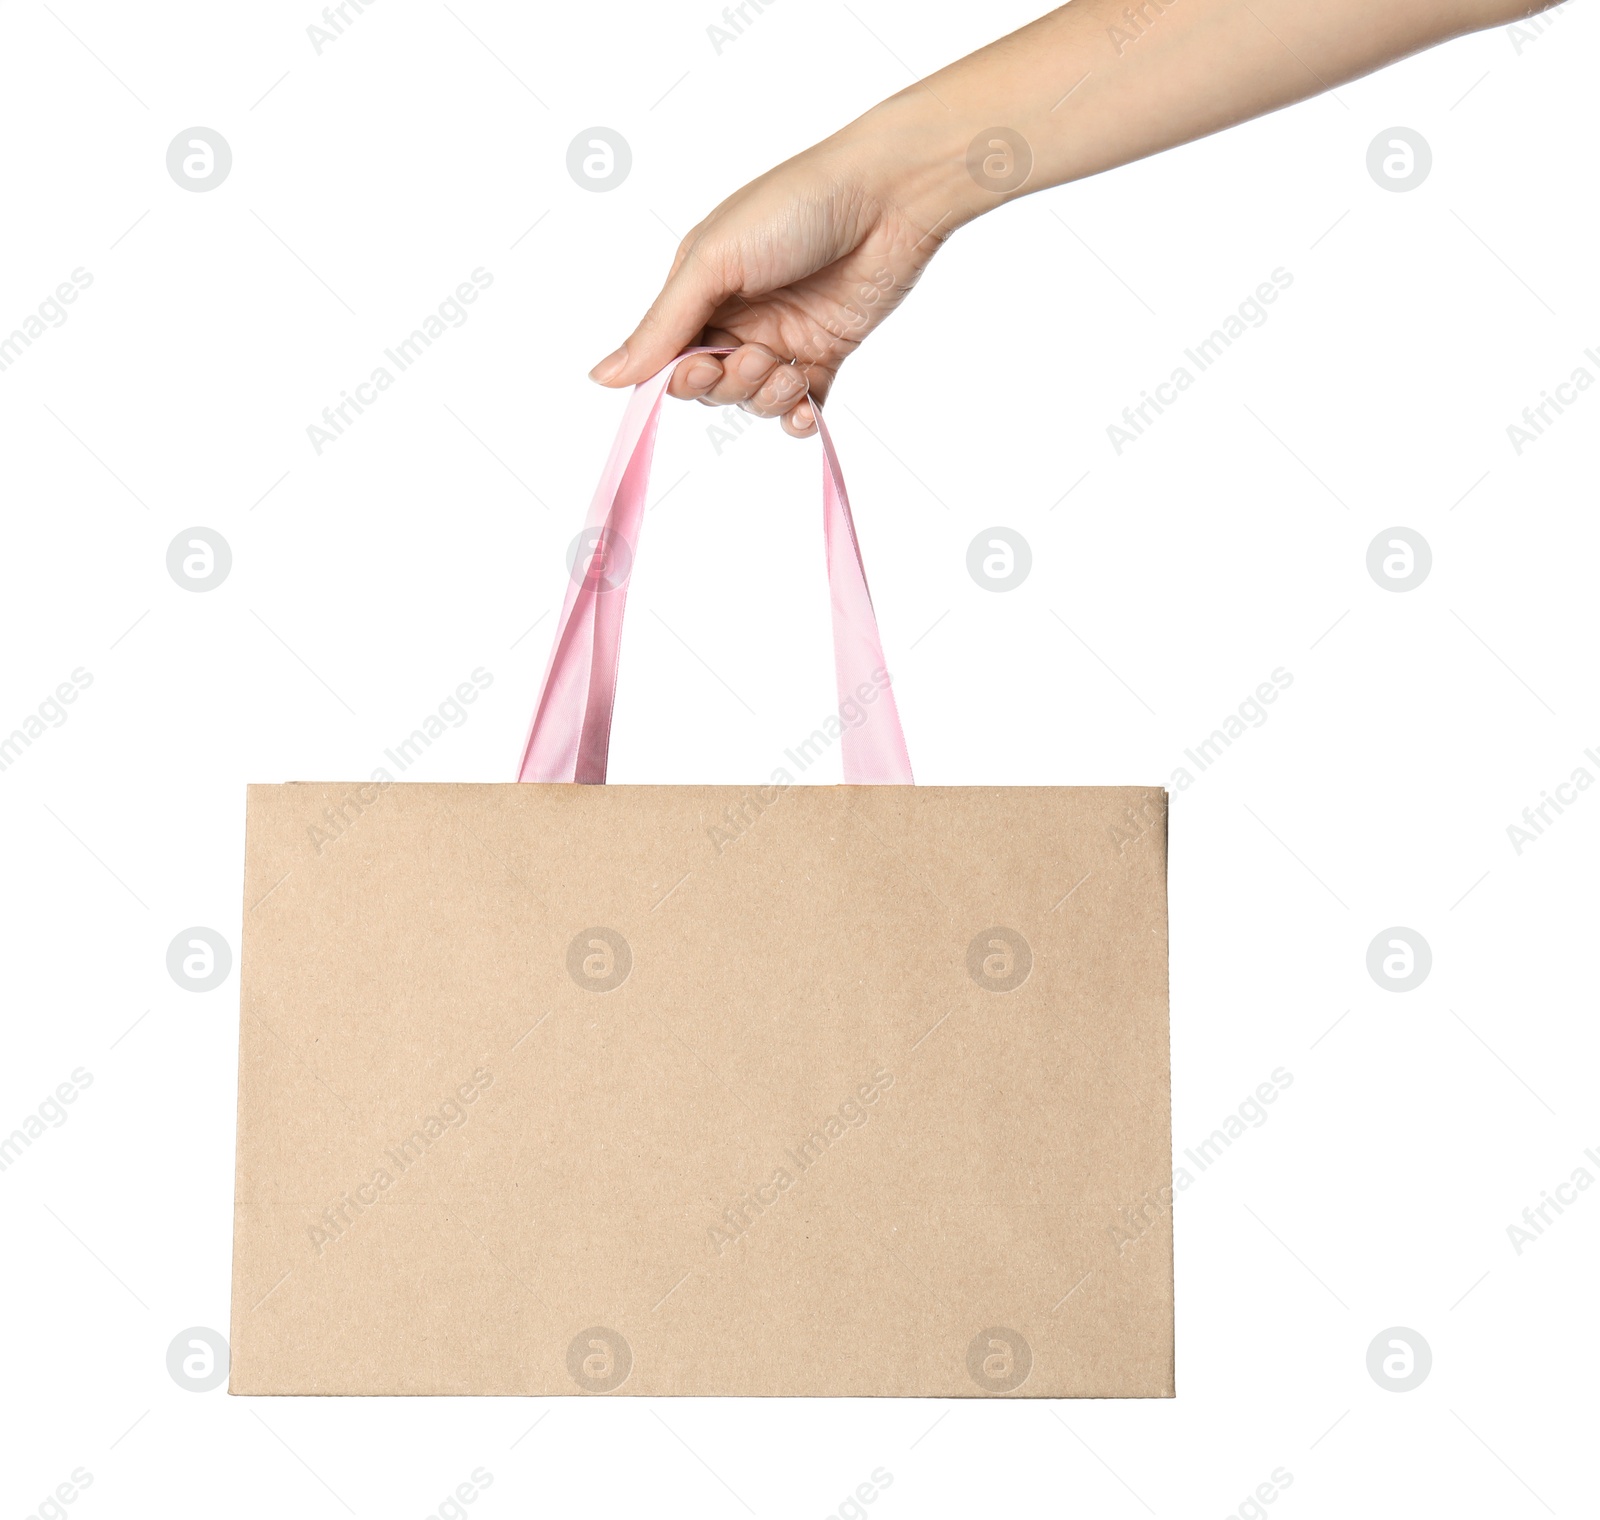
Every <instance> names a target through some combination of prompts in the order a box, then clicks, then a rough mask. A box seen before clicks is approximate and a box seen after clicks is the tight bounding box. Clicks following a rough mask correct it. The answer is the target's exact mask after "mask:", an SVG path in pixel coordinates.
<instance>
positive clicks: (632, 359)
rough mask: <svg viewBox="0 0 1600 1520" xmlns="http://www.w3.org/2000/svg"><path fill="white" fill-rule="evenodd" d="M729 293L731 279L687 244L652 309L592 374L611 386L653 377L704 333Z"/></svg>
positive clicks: (591, 377)
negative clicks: (722, 276)
mask: <svg viewBox="0 0 1600 1520" xmlns="http://www.w3.org/2000/svg"><path fill="white" fill-rule="evenodd" d="M728 294H729V292H728V289H727V283H726V281H724V280H723V279H722V278H721V277H720V276H719V275H718V274H717V273H716V272H715V270H713V269H712V268H711V267H710V266H709V265H708V264H707V263H706V262H705V261H704V260H703V259H701V258H700V257H699V256H697V255H696V254H695V253H694V252H693V251H692V249H689V248H688V246H687V245H685V249H684V250H682V251H680V253H679V256H678V260H677V262H676V263H675V264H674V265H673V267H672V272H671V274H669V275H668V276H667V283H666V284H665V285H664V286H663V287H662V290H661V294H660V295H658V296H657V297H656V299H655V302H654V304H653V305H652V306H651V307H650V310H649V311H647V312H646V313H645V314H644V317H643V318H642V319H641V321H640V323H639V325H638V326H637V327H636V328H634V330H633V332H632V333H630V334H629V335H628V339H627V341H626V342H625V343H624V344H623V345H622V347H621V348H619V349H617V350H616V352H615V353H612V354H608V355H607V356H606V357H605V358H604V359H602V360H601V361H600V362H599V363H598V364H597V365H595V367H594V368H593V369H592V370H590V371H589V378H590V379H591V380H593V381H595V382H596V384H599V385H607V386H622V385H637V384H638V383H639V382H640V381H641V380H647V379H649V378H650V376H651V375H653V374H655V373H656V371H657V370H659V369H661V368H663V367H664V366H665V365H666V364H667V363H668V362H669V361H670V360H672V359H673V358H675V357H676V356H677V354H678V353H679V352H680V351H681V350H683V349H685V348H687V347H689V345H690V344H692V343H693V342H694V341H695V339H696V338H698V337H699V336H700V333H701V330H702V329H703V328H704V327H705V325H706V323H707V321H708V320H709V319H710V317H711V313H712V312H714V311H715V310H716V309H717V307H718V306H719V305H720V304H721V303H722V301H723V300H724V299H726V297H727V296H728ZM674 394H675V395H676V394H678V392H676V391H675V392H674Z"/></svg>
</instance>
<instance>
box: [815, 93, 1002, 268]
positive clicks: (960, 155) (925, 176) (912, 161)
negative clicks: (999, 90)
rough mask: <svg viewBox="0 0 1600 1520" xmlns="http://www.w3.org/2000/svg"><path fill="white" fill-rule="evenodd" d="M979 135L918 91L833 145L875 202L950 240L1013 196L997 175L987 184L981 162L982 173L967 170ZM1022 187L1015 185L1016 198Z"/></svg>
mask: <svg viewBox="0 0 1600 1520" xmlns="http://www.w3.org/2000/svg"><path fill="white" fill-rule="evenodd" d="M974 135H975V132H974V129H972V128H971V127H970V126H969V125H968V124H967V123H966V122H965V119H964V118H963V117H962V116H961V115H960V114H959V113H958V112H956V111H953V110H951V109H950V108H948V107H947V106H945V105H943V104H942V103H941V102H940V101H939V100H938V99H937V98H936V97H935V96H933V95H932V94H931V93H930V92H929V91H928V90H927V89H926V88H925V87H923V86H913V87H912V88H911V89H909V90H906V91H903V92H902V93H901V94H899V95H891V96H890V97H889V98H888V99H887V100H885V101H882V102H881V103H880V104H878V105H876V106H874V107H873V108H872V109H871V110H870V111H868V112H867V113H866V114H865V115H863V116H860V117H857V118H856V120H855V121H853V122H851V123H850V124H849V125H848V126H846V127H844V128H843V129H841V130H840V131H839V132H838V133H836V134H835V135H834V137H833V138H832V139H830V142H831V143H832V144H834V145H835V146H837V147H838V148H840V149H842V150H843V151H844V152H845V153H846V154H847V155H848V157H849V160H850V162H851V165H852V171H853V173H854V175H855V177H856V178H857V180H858V182H859V183H860V184H861V186H862V188H863V190H864V192H865V194H866V195H867V196H868V198H869V199H870V200H871V201H872V202H874V203H875V204H877V205H879V206H882V207H884V208H886V209H892V210H894V211H897V212H899V213H900V214H901V215H902V216H904V217H905V218H906V219H907V220H908V221H910V222H911V223H913V224H914V225H915V226H917V227H918V228H919V229H921V230H922V231H923V232H925V233H936V234H937V235H938V236H939V237H940V238H944V237H947V236H949V234H950V233H952V232H954V231H955V230H956V229H957V228H958V227H962V226H964V225H965V224H966V223H968V222H970V221H972V220H973V219H974V218H975V217H979V216H981V215H982V214H983V213H984V212H985V211H989V210H992V209H993V208H994V207H995V206H997V205H999V204H1000V202H1001V201H1002V200H1005V199H1007V198H1008V195H1007V192H1006V188H1005V187H1004V185H1000V186H999V187H998V188H996V187H995V183H994V182H993V180H992V177H990V178H991V184H989V185H985V184H984V183H983V182H982V181H983V179H984V178H985V177H986V176H984V175H983V173H982V169H981V165H980V169H979V173H978V174H977V175H974V173H973V172H971V171H970V170H969V168H968V160H969V157H970V156H971V155H970V154H969V149H970V148H972V145H973V138H974ZM978 135H980V136H981V135H982V134H978ZM983 151H984V152H985V153H987V152H988V150H987V149H984V150H983ZM1019 178H1020V176H1019ZM1020 189H1021V186H1020V184H1016V185H1015V186H1014V187H1013V188H1012V189H1011V192H1010V193H1011V194H1016V193H1019V192H1020Z"/></svg>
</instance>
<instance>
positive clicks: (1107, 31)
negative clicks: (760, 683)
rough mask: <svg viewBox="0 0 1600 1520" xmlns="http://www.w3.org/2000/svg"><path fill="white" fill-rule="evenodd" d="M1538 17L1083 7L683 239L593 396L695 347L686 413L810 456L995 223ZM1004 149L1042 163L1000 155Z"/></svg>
mask: <svg viewBox="0 0 1600 1520" xmlns="http://www.w3.org/2000/svg"><path fill="white" fill-rule="evenodd" d="M1541 8H1543V7H1541V6H1539V5H1532V6H1530V5H1529V4H1528V3H1527V0H1509V3H1508V0H1145V3H1144V4H1143V6H1142V7H1141V6H1138V5H1137V3H1136V0H1074V3H1073V4H1070V5H1066V6H1063V7H1062V8H1061V9H1060V10H1056V11H1052V12H1051V13H1050V14H1049V15H1047V16H1043V17H1041V18H1040V19H1039V20H1037V21H1035V22H1032V23H1030V24H1029V25H1028V26H1025V27H1023V28H1022V29H1021V30H1020V31H1017V32H1013V33H1012V34H1011V35H1010V36H1008V37H1002V38H1001V39H1000V40H999V41H997V42H993V43H991V44H989V46H987V47H985V48H981V49H979V50H978V51H977V52H976V53H972V54H970V55H969V56H968V57H966V58H963V59H961V60H960V61H959V62H957V63H954V64H951V65H950V66H949V67H948V68H946V69H942V70H941V71H940V72H938V73H937V74H933V75H931V76H929V78H927V79H925V80H923V81H921V82H920V83H919V84H916V85H913V86H912V87H911V88H910V89H908V90H904V91H902V92H901V93H900V94H898V95H893V96H891V97H890V98H889V99H887V100H885V101H884V102H882V104H880V105H877V106H874V107H873V108H872V110H870V111H868V112H867V113H866V115H864V116H862V117H860V118H858V119H857V120H855V121H853V122H851V123H850V124H849V125H848V126H846V127H844V128H843V129H842V130H840V131H838V132H836V133H834V135H833V136H832V137H829V138H826V139H824V140H823V141H822V142H820V143H817V144H816V145H815V146H814V147H811V148H807V149H806V150H805V151H804V152H803V153H800V154H798V155H796V156H795V157H794V158H791V159H789V160H788V161H787V162H785V163H782V164H779V165H778V166H777V167H776V168H774V169H771V170H769V171H768V172H767V173H765V174H763V175H762V176H761V177H760V178H759V179H756V180H753V181H752V182H751V183H750V184H748V185H746V186H745V187H744V188H743V189H742V190H738V191H736V192H735V193H734V194H733V195H731V196H729V197H728V199H727V200H725V201H724V202H723V203H722V204H721V205H720V206H718V207H717V208H716V209H715V210H714V211H713V212H712V213H711V214H710V215H709V216H707V217H706V218H705V220H704V221H702V222H701V223H700V224H699V225H698V226H696V227H695V228H694V229H693V230H692V231H691V232H690V233H689V234H688V236H687V237H685V238H684V240H683V242H682V243H681V244H680V245H679V248H678V252H677V256H676V258H675V259H674V260H673V263H672V268H671V270H670V272H669V273H668V275H667V280H666V284H665V285H664V286H663V288H662V291H661V294H660V295H659V296H657V298H656V300H655V302H654V303H653V304H652V305H651V307H650V309H649V310H648V311H647V312H646V313H645V314H644V317H643V318H642V319H641V320H640V322H639V325H638V327H636V328H635V329H634V331H633V332H632V333H631V334H630V335H629V337H628V339H627V341H626V342H625V343H624V344H623V345H622V347H621V348H619V349H617V350H616V352H615V353H613V354H610V355H608V356H607V357H606V358H605V359H602V360H601V361H600V363H599V364H597V365H596V366H595V367H594V369H593V370H591V371H590V378H591V379H593V380H595V381H596V382H598V383H599V384H601V385H606V386H611V387H620V386H628V385H635V384H637V383H638V382H639V381H641V380H645V379H648V378H649V377H650V376H651V375H653V374H655V373H656V372H657V371H658V370H660V369H661V368H663V367H664V366H665V365H666V364H667V363H668V362H670V361H671V360H672V359H673V358H674V357H675V356H676V355H677V354H678V353H679V352H680V351H681V350H682V349H684V348H686V347H689V346H691V345H698V344H707V345H712V346H716V347H733V348H734V350H735V352H733V353H732V354H730V355H728V356H727V357H726V358H725V359H721V360H718V359H714V358H710V357H706V356H702V357H700V358H697V359H695V360H693V361H691V362H689V363H687V364H684V365H681V366H680V367H679V369H678V371H677V373H676V374H675V375H674V376H673V379H672V383H671V394H672V395H674V396H677V397H680V398H682V399H686V400H698V401H702V402H704V403H705V404H707V405H709V406H727V405H729V404H730V403H732V404H736V405H739V406H742V407H743V408H744V409H745V410H746V411H749V412H752V413H754V414H755V415H757V416H761V417H779V418H781V419H782V425H783V429H784V431H785V432H787V433H789V434H790V435H791V436H793V437H797V438H803V437H807V436H809V435H810V434H811V433H813V432H814V431H815V428H816V423H815V419H814V417H813V415H812V409H811V399H812V398H815V399H816V400H818V401H821V400H823V399H825V398H826V396H827V394H828V391H829V389H830V388H831V386H832V385H833V381H834V377H835V376H836V375H837V374H838V372H839V366H840V365H841V364H843V363H844V361H845V359H847V358H848V357H849V356H850V355H851V354H852V353H854V352H855V350H856V348H857V346H858V345H859V344H860V343H861V342H862V340H863V339H864V338H865V337H866V336H867V334H868V333H870V332H872V331H873V330H874V329H875V328H876V327H877V326H878V325H879V324H880V323H881V322H883V320H884V319H885V318H886V317H887V316H888V315H889V313H890V312H892V311H893V310H894V309H895V308H896V307H897V306H899V304H900V303H901V302H902V301H903V300H904V299H905V298H906V296H907V295H908V294H910V292H911V289H912V287H913V286H914V285H915V284H916V282H917V280H918V278H919V277H920V275H921V274H922V271H923V270H924V269H925V268H926V267H927V265H928V262H929V260H930V259H932V258H933V256H934V254H935V253H937V252H938V251H939V248H940V247H941V246H942V245H943V243H944V241H945V239H946V238H948V237H949V236H950V235H951V234H952V233H954V232H955V231H956V230H957V229H958V228H959V227H962V226H964V225H965V224H966V223H967V222H970V221H972V220H973V219H974V218H976V217H978V216H981V215H982V214H983V213H984V212H985V211H990V210H992V209H994V207H996V206H998V205H1001V204H1003V203H1004V202H1005V201H1008V200H1013V199H1015V198H1016V197H1017V196H1019V195H1028V194H1032V193H1033V192H1034V191H1036V190H1046V189H1050V188H1052V187H1054V186H1056V185H1064V184H1067V183H1069V182H1070V181H1072V180H1076V179H1083V178H1085V177H1086V176H1088V175H1091V174H1100V173H1102V172H1104V171H1105V170H1107V169H1114V168H1117V167H1118V166H1120V165H1122V164H1126V163H1131V162H1133V161H1134V160H1136V159H1140V158H1144V157H1146V156H1148V155H1149V154H1152V153H1159V152H1161V151H1162V150H1163V149H1166V148H1172V147H1176V146H1178V145H1179V144H1180V143H1186V142H1192V141H1194V140H1195V139H1196V138H1200V137H1205V136H1208V135H1209V134H1211V133H1213V132H1219V131H1221V130H1223V129H1224V128H1226V127H1231V126H1234V125H1236V124H1237V123H1239V122H1242V121H1248V120H1250V119H1251V118H1252V117H1256V116H1260V115H1263V114H1265V113H1266V112H1269V111H1275V110H1278V109H1279V108H1281V107H1283V106H1287V105H1292V104H1293V103H1294V102H1296V101H1299V100H1304V99H1306V98H1307V97H1308V96H1312V95H1317V94H1320V93H1322V92H1323V91H1324V90H1328V89H1332V88H1336V87H1337V86H1338V85H1341V84H1344V83H1345V82H1347V81H1348V80H1351V79H1355V78H1358V77H1359V76H1361V75H1363V74H1368V73H1371V72H1372V71H1373V70H1375V69H1379V68H1382V67H1383V66H1384V65H1385V64H1388V63H1392V62H1394V61H1395V60H1396V59H1398V58H1403V57H1406V56H1407V55H1409V54H1411V53H1416V52H1420V51H1422V50H1423V49H1424V48H1429V47H1432V46H1434V45H1435V44H1437V43H1440V42H1445V41H1447V40H1449V39H1450V38H1453V37H1458V36H1461V35H1463V34H1465V33H1468V32H1473V31H1478V30H1481V29H1482V28H1485V27H1491V26H1503V25H1506V24H1509V23H1510V22H1513V21H1516V20H1518V19H1520V18H1522V17H1524V16H1528V15H1531V14H1533V13H1534V12H1536V11H1537V10H1539V9H1541ZM999 129H1008V130H1009V132H1011V133H1015V134H1019V135H1020V139H1021V141H1022V143H1023V144H1025V145H1026V146H1025V148H1024V149H1022V150H1021V151H1016V150H1015V149H1014V148H1012V147H1008V146H1007V144H1006V143H1005V142H1003V141H999V140H996V139H995V136H994V134H995V132H996V131H997V130H999ZM1015 142H1016V138H1013V139H1012V143H1013V144H1015ZM969 151H971V152H972V154H973V161H974V162H975V163H976V164H977V165H978V166H979V168H980V171H981V172H980V176H979V177H976V178H975V177H974V174H973V173H971V172H969V170H968V160H969ZM1027 155H1031V164H1029V163H1027V162H1026V161H1025V159H1026V156H1027ZM980 178H982V179H985V180H986V181H987V183H980Z"/></svg>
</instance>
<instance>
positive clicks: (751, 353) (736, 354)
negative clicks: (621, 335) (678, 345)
mask: <svg viewBox="0 0 1600 1520" xmlns="http://www.w3.org/2000/svg"><path fill="white" fill-rule="evenodd" d="M698 336H699V333H698V331H697V332H696V333H695V334H694V335H693V337H698ZM712 337H713V338H715V337H716V334H712ZM688 341H692V338H691V339H690V340H686V342H688ZM727 341H729V342H730V343H732V342H733V341H734V340H732V339H728V340H727ZM685 346H686V345H685ZM628 347H629V359H630V363H629V365H628V367H626V368H625V369H622V370H618V371H617V372H616V373H617V374H618V375H622V376H628V377H631V376H632V374H633V373H634V370H633V366H632V363H631V361H632V360H633V359H634V358H636V357H637V355H638V351H637V350H636V348H635V345H634V343H633V340H632V339H630V340H629V345H628ZM678 351H679V350H678V349H674V350H673V352H672V353H671V354H669V355H668V356H667V359H666V360H663V361H662V363H663V364H664V363H666V362H668V360H670V359H672V358H673V357H675V356H676V354H677V353H678ZM640 368H645V369H646V372H647V373H654V372H655V370H656V369H659V368H661V365H660V364H655V365H653V367H648V368H647V367H646V366H645V365H643V364H641V365H640ZM599 370H600V366H596V371H597V373H598V372H599ZM829 378H830V377H829V376H827V375H826V374H818V375H816V376H815V377H813V376H812V375H811V374H810V373H809V372H808V371H807V370H806V369H802V368H800V367H798V366H796V365H794V364H789V363H785V362H784V361H783V360H782V359H780V358H779V357H778V356H777V355H776V354H775V353H773V351H772V350H771V349H770V348H768V347H766V345H765V344H761V343H744V344H738V345H737V346H736V347H735V348H734V351H733V352H732V353H730V354H726V355H716V354H696V355H695V356H694V357H693V358H692V359H685V360H684V361H683V363H682V364H680V365H679V366H678V367H677V368H676V369H675V370H674V371H673V372H672V379H671V380H670V381H669V382H668V384H667V394H668V395H671V396H676V397H677V398H678V399H679V400H680V401H701V402H704V403H705V404H706V405H707V406H738V407H741V408H743V409H744V410H745V411H747V412H750V413H751V414H752V415H753V416H757V417H777V418H779V419H781V421H782V425H783V430H784V432H786V433H787V434H788V435H789V436H790V437H791V438H809V437H811V436H812V435H813V434H814V433H815V431H816V416H815V414H814V412H813V411H812V406H811V393H815V394H816V399H817V400H819V401H820V400H821V392H822V391H823V390H825V389H826V385H827V381H828V379H829ZM601 383H602V384H606V385H615V384H629V383H632V381H631V379H629V378H624V379H621V380H618V379H608V380H604V381H602V382H601Z"/></svg>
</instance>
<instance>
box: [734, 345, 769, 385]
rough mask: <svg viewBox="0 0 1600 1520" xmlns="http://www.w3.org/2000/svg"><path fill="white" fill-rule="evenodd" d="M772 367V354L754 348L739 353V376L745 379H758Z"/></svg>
mask: <svg viewBox="0 0 1600 1520" xmlns="http://www.w3.org/2000/svg"><path fill="white" fill-rule="evenodd" d="M771 368H772V356H771V355H770V354H764V353H762V352H761V350H760V349H756V348H752V349H750V350H748V351H747V352H746V353H742V354H740V355H739V376H740V378H741V379H744V380H756V379H759V378H760V377H761V376H762V375H764V374H766V372H767V371H768V370H769V369H771Z"/></svg>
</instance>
